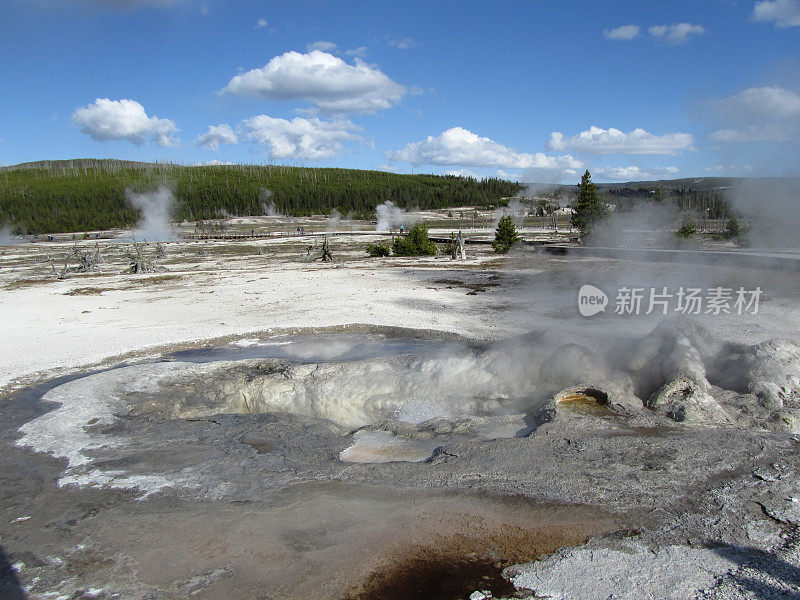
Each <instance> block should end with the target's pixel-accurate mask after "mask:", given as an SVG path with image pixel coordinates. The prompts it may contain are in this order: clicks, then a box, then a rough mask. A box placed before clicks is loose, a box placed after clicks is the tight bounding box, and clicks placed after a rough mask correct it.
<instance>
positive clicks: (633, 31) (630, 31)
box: [603, 25, 642, 42]
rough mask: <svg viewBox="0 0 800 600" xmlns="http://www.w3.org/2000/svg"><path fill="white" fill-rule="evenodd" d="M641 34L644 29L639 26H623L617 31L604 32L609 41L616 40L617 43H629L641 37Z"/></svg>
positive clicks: (607, 30) (616, 29) (608, 30)
mask: <svg viewBox="0 0 800 600" xmlns="http://www.w3.org/2000/svg"><path fill="white" fill-rule="evenodd" d="M641 32H642V28H641V27H639V26H638V25H622V26H621V27H617V28H615V29H606V30H604V31H603V35H604V36H606V38H607V39H609V40H614V41H615V42H627V41H630V40H633V39H636V38H637V37H639V35H640V34H641Z"/></svg>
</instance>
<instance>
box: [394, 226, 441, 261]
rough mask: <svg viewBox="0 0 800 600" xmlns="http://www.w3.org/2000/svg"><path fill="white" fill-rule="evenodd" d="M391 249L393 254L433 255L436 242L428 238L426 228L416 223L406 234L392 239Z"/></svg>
mask: <svg viewBox="0 0 800 600" xmlns="http://www.w3.org/2000/svg"><path fill="white" fill-rule="evenodd" d="M392 250H393V251H394V254H395V256H433V255H434V254H436V244H434V243H433V242H432V241H431V240H430V239H429V238H428V228H427V227H425V226H424V225H421V224H417V225H414V226H413V227H412V228H411V229H409V231H408V235H407V236H404V237H403V236H400V237H397V238H395V239H394V244H393V246H392Z"/></svg>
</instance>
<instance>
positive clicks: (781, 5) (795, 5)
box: [753, 0, 800, 28]
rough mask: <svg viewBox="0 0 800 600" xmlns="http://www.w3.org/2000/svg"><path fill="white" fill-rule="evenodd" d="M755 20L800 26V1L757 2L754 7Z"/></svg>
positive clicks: (773, 0)
mask: <svg viewBox="0 0 800 600" xmlns="http://www.w3.org/2000/svg"><path fill="white" fill-rule="evenodd" d="M753 20H755V21H764V22H771V23H773V24H774V25H775V27H780V28H786V27H797V26H800V1H798V0H765V1H764V2H756V5H755V7H754V8H753Z"/></svg>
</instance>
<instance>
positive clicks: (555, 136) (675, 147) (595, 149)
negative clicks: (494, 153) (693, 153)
mask: <svg viewBox="0 0 800 600" xmlns="http://www.w3.org/2000/svg"><path fill="white" fill-rule="evenodd" d="M693 144H694V137H692V135H691V134H688V133H666V134H664V135H654V134H652V133H648V132H647V131H645V130H644V129H634V130H633V131H631V132H629V133H624V132H622V131H620V130H619V129H614V128H613V127H611V128H609V129H602V128H600V127H595V126H592V127H590V128H589V129H588V130H586V131H582V132H581V133H579V134H578V135H575V136H572V137H569V138H568V137H565V136H564V134H563V133H561V132H560V131H554V132H553V133H551V134H550V140H549V141H548V142H547V149H548V150H549V151H551V152H565V151H567V150H574V151H576V152H583V153H586V154H678V153H679V152H680V151H681V150H687V149H691V147H692V145H693Z"/></svg>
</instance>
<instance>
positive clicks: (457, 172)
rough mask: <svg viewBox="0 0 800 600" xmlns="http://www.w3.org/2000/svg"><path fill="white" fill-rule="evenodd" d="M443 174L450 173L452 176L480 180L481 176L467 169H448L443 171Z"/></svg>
mask: <svg viewBox="0 0 800 600" xmlns="http://www.w3.org/2000/svg"><path fill="white" fill-rule="evenodd" d="M445 175H452V176H454V177H466V178H470V177H471V178H472V179H477V180H479V181H480V180H481V179H482V177H481V176H480V175H478V174H477V173H476V172H475V171H470V170H469V169H450V170H449V171H445Z"/></svg>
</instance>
